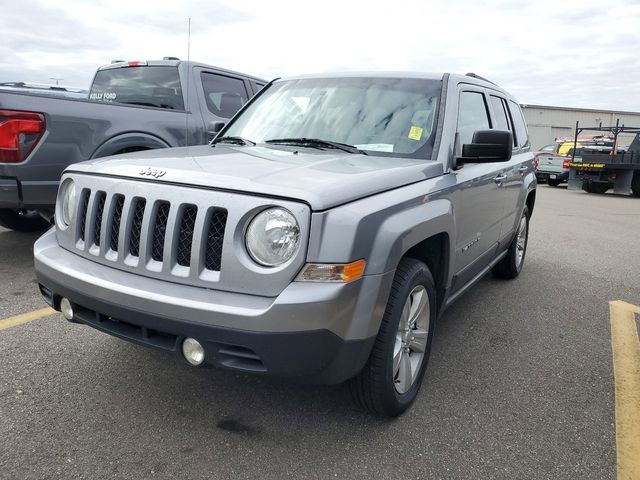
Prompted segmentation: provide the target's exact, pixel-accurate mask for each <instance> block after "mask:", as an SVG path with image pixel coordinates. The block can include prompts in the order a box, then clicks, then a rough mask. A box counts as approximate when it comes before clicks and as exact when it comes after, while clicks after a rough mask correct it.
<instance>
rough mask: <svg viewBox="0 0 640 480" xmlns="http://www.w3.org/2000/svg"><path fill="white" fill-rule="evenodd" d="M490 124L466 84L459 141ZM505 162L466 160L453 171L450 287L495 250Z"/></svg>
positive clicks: (482, 98)
mask: <svg viewBox="0 0 640 480" xmlns="http://www.w3.org/2000/svg"><path fill="white" fill-rule="evenodd" d="M490 128H491V121H490V118H489V113H488V107H487V98H486V95H485V93H484V91H483V89H481V88H474V87H471V86H465V87H464V88H461V89H460V93H459V97H458V143H459V145H463V144H465V143H471V141H472V138H473V134H474V132H476V131H477V130H488V129H490ZM505 170H506V168H505V164H504V162H495V163H475V164H474V163H467V164H466V165H464V167H463V168H461V169H459V170H457V171H456V172H454V175H455V176H456V183H457V185H458V187H459V188H458V191H457V195H458V196H459V199H458V201H457V202H456V209H455V212H454V214H455V221H456V255H455V258H456V260H455V270H456V277H455V283H454V285H453V291H454V292H455V291H456V290H458V289H460V288H461V287H463V286H464V285H465V284H466V283H467V282H468V281H469V280H471V279H473V278H474V277H475V276H476V275H477V274H478V273H480V271H482V269H483V268H485V267H486V265H487V264H488V263H489V262H490V261H491V260H492V259H493V257H494V256H495V254H496V250H497V245H498V240H499V237H500V229H501V224H502V220H503V215H504V201H505V196H504V192H503V190H502V184H503V183H504V181H505V180H506V178H507V177H506V174H505Z"/></svg>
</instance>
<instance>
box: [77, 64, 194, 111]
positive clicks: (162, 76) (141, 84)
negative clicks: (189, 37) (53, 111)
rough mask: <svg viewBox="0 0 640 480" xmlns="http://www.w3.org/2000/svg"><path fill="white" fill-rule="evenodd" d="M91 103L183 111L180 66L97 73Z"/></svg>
mask: <svg viewBox="0 0 640 480" xmlns="http://www.w3.org/2000/svg"><path fill="white" fill-rule="evenodd" d="M89 100H95V101H98V102H108V103H110V102H118V103H129V104H133V105H145V106H148V107H159V108H167V109H171V110H184V100H183V99H182V87H181V86H180V77H179V76H178V67H171V66H155V67H148V66H140V67H120V68H107V69H105V70H98V73H96V77H95V79H94V81H93V85H91V92H90V93H89Z"/></svg>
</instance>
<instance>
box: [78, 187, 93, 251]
mask: <svg viewBox="0 0 640 480" xmlns="http://www.w3.org/2000/svg"><path fill="white" fill-rule="evenodd" d="M90 196H91V190H88V189H86V188H85V189H84V190H82V194H81V195H80V215H79V216H78V222H79V223H80V240H82V241H83V242H84V240H85V238H84V237H85V233H86V230H87V228H86V226H87V209H88V208H89V197H90Z"/></svg>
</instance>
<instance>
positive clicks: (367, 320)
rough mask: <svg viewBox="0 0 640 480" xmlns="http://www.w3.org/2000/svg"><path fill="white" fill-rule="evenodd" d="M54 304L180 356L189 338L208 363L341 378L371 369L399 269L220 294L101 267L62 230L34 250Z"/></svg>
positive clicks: (103, 328)
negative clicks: (71, 247)
mask: <svg viewBox="0 0 640 480" xmlns="http://www.w3.org/2000/svg"><path fill="white" fill-rule="evenodd" d="M34 256H35V267H36V273H37V277H38V282H39V283H40V288H41V291H42V293H43V295H44V297H45V299H46V300H47V302H48V303H49V304H50V305H52V306H53V307H54V308H59V301H60V298H61V297H63V296H64V297H67V298H68V299H69V300H70V301H71V302H72V304H73V306H74V311H75V312H76V319H77V320H79V321H80V322H82V323H85V324H87V325H90V326H92V327H94V328H96V329H98V330H101V331H104V332H106V333H109V334H112V335H115V336H117V337H120V338H123V339H126V340H129V341H132V342H134V343H138V344H142V345H147V346H150V347H155V348H160V349H163V350H168V351H172V352H176V354H178V353H179V352H180V351H181V344H182V340H183V339H184V338H185V337H193V338H196V339H197V340H198V341H200V343H202V344H203V345H204V346H205V352H206V355H205V362H207V363H212V364H214V365H217V366H221V367H225V368H232V369H237V370H243V371H248V372H253V373H261V374H269V375H274V376H283V377H299V378H304V379H305V380H306V381H311V382H319V383H338V382H341V381H344V380H346V379H348V378H350V377H352V376H354V375H355V374H357V373H358V372H359V371H360V370H361V368H362V367H363V366H364V364H365V362H366V360H367V358H368V356H369V353H370V350H371V347H372V345H373V342H374V340H375V336H376V334H377V330H378V328H379V325H380V321H381V318H382V315H383V313H384V309H385V305H386V301H387V297H388V292H389V288H390V285H391V281H392V280H393V272H389V273H387V274H384V275H372V276H366V277H364V278H362V279H360V280H358V281H355V282H352V283H349V284H346V285H342V284H328V283H324V284H323V283H297V282H294V283H291V284H290V285H289V286H288V287H287V288H286V289H285V290H284V291H283V292H282V293H281V294H280V295H279V296H277V297H275V298H271V297H258V296H254V295H246V294H238V293H231V292H221V291H213V290H209V289H205V288H200V287H192V286H186V285H178V284H174V283H170V282H166V281H163V280H158V279H154V278H147V277H143V276H140V275H135V274H132V273H129V272H125V271H121V270H117V269H114V268H111V267H108V266H105V265H100V264H97V263H94V262H91V261H90V260H87V259H85V258H82V257H80V256H78V255H76V254H74V253H71V252H69V251H67V250H64V249H63V248H61V247H60V246H59V245H58V244H57V242H56V238H55V232H54V230H50V231H49V232H48V233H46V234H45V235H44V236H43V237H41V238H40V239H39V240H38V241H37V242H36V244H35V247H34Z"/></svg>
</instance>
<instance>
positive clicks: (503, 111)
mask: <svg viewBox="0 0 640 480" xmlns="http://www.w3.org/2000/svg"><path fill="white" fill-rule="evenodd" d="M489 98H490V100H491V107H492V108H493V113H494V115H495V117H496V124H495V125H494V126H493V128H495V129H497V130H509V131H510V132H511V133H512V134H513V146H514V147H515V146H517V145H516V134H515V133H514V131H513V125H512V123H511V118H510V117H509V109H508V107H507V102H506V100H505V99H504V98H500V97H496V96H495V95H491V96H490V97H489Z"/></svg>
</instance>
